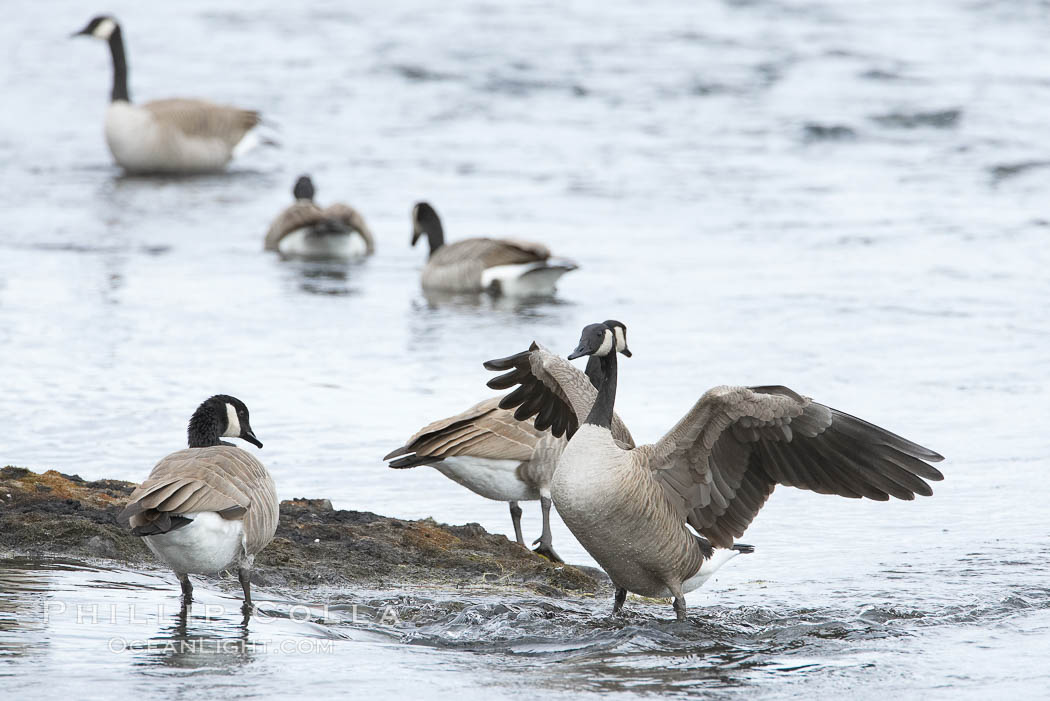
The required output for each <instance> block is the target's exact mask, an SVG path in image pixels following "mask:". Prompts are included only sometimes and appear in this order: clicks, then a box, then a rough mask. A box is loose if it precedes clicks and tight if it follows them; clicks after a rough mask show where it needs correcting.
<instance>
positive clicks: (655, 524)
mask: <svg viewBox="0 0 1050 701" xmlns="http://www.w3.org/2000/svg"><path fill="white" fill-rule="evenodd" d="M582 346H583V341H582V340H581V347H582ZM605 353H606V356H605V357H603V359H602V367H603V372H604V373H605V375H606V378H605V379H603V384H602V387H601V389H600V390H598V391H596V390H594V389H593V388H592V387H591V386H590V384H589V383H588V382H587V381H586V378H585V377H584V375H583V373H581V372H580V371H579V370H577V369H576V368H575V367H574V366H573V365H571V364H570V363H569V362H568V361H566V360H564V359H562V358H560V357H559V356H557V355H555V354H553V353H550V352H549V351H547V350H545V349H543V348H542V347H540V346H538V345H536V344H533V345H532V347H531V348H530V350H529V351H526V352H524V353H519V354H517V355H514V356H510V357H508V358H504V359H501V360H495V361H489V362H488V363H486V367H488V368H489V369H491V370H509V372H507V373H506V374H504V375H501V376H500V377H497V378H494V379H493V380H491V381H490V382H489V386H490V387H493V388H496V389H508V388H510V387H513V386H515V385H517V386H518V388H517V389H516V390H515V391H514V392H512V393H511V394H509V395H507V396H506V397H505V398H504V400H503V401H502V402H501V404H500V406H502V407H504V408H512V407H518V409H517V410H516V412H515V417H516V418H518V419H519V420H527V419H530V418H531V417H533V416H535V417H536V418H535V422H536V424H537V427H543V426H548V425H549V426H550V427H551V430H552V432H553V433H554V434H555V435H562V434H563V433H564V434H565V435H567V436H568V437H569V443H568V445H567V446H566V448H565V450H564V452H563V453H562V457H561V460H560V462H559V465H558V468H557V470H556V471H555V475H554V479H553V481H552V483H551V495H552V497H553V500H554V504H555V506H556V507H557V509H558V513H559V514H560V515H561V517H562V519H563V520H564V521H565V523H566V525H568V526H569V529H570V530H571V531H572V532H573V535H575V536H576V537H577V539H579V541H580V543H581V544H582V545H583V546H584V547H585V548H586V549H587V551H588V552H589V553H590V554H591V555H592V556H593V557H594V558H595V560H597V561H598V563H599V564H601V565H602V567H603V568H605V570H606V571H607V572H608V573H609V576H610V577H611V578H612V580H613V582H614V583H615V584H616V585H617V586H618V587H620V588H622V589H625V590H630V591H634V592H637V593H639V594H643V595H646V596H661V595H668V594H669V595H671V596H674V597H675V609H676V612H677V613H678V616H679V618H683V617H684V615H685V601H684V592H686V591H688V590H689V589H690V588H692V587H693V586H699V584H702V582H703V581H704V580H706V576H703V575H704V572H703V567H704V563H705V560H707V559H708V554H707V553H706V552H705V549H706V548H707V545H706V543H707V541H709V542H710V543H711V544H712V545H714V546H715V547H719V548H732V547H734V546H733V538H734V537H737V536H740V535H743V533H744V531H745V529H746V528H747V526H748V525H749V524H750V523H751V521H752V519H753V518H754V517H755V515H756V514H757V513H758V511H759V509H761V507H762V505H763V504H764V503H765V501H766V499H767V498H768V497H769V495H770V494H771V493H772V491H773V489H774V487H775V486H776V485H777V484H784V485H788V486H794V487H798V488H801V489H808V490H811V491H816V492H819V493H822V494H837V495H840V496H846V497H852V498H860V497H867V498H870V499H877V500H886V499H889V498H890V497H891V496H893V497H896V498H899V499H913V498H914V496H915V494H921V495H930V494H932V490H931V489H930V487H929V485H928V484H927V483H926V482H925V481H924V479H926V480H940V479H942V478H943V476H942V475H941V473H940V472H939V471H938V470H936V469H935V468H934V467H932V466H931V465H929V464H927V461H929V462H936V461H939V460H941V459H942V457H941V456H940V455H938V454H937V453H935V452H933V451H931V450H929V449H927V448H923V447H922V446H920V445H917V444H915V443H912V442H911V441H908V440H906V439H904V438H901V437H900V436H897V435H895V434H893V433H890V432H889V431H886V430H885V429H882V428H879V427H878V426H874V425H872V424H870V423H867V422H865V421H863V420H861V419H857V418H856V417H852V416H850V415H848V414H845V413H843V412H840V411H837V410H835V409H831V408H830V407H826V406H824V405H822V404H819V403H816V402H813V401H812V400H811V399H809V398H808V397H803V396H801V395H799V394H797V393H795V392H793V391H791V390H790V389H788V388H786V387H779V386H774V387H753V388H748V387H716V388H713V389H711V390H709V391H708V392H706V393H704V395H703V396H702V397H701V398H700V399H699V400H698V401H697V403H696V404H695V405H694V406H693V408H692V409H691V410H690V411H689V413H687V414H686V415H685V417H683V418H682V420H681V421H679V422H678V424H676V425H675V426H674V428H672V429H671V430H670V431H669V432H668V433H667V434H666V435H665V436H664V437H663V438H662V439H660V440H659V441H658V442H656V443H653V444H650V445H645V446H640V447H637V448H635V447H633V441H630V434H628V433H627V432H626V428H625V427H624V426H623V424H622V422H621V421H620V420H619V417H617V416H616V415H615V414H613V413H612V402H613V400H614V398H615V382H616V357H615V356H616V354H615V353H609V351H608V349H607V348H605ZM610 376H611V378H612V379H611V382H609V383H608V385H606V381H607V380H608V377H610ZM603 392H604V393H606V394H605V395H602V393H603ZM603 397H604V400H605V402H606V407H607V409H608V412H609V416H608V417H607V419H608V422H607V423H603V422H602V421H599V422H598V423H588V422H587V421H588V420H590V418H591V416H593V414H592V409H594V410H595V411H597V407H598V406H599V405H602V403H603ZM599 413H600V412H599ZM687 523H688V524H689V525H690V526H692V527H693V528H694V529H696V531H697V532H699V533H700V534H701V535H702V536H704V537H706V539H707V540H702V539H700V538H698V537H697V536H696V535H695V534H694V533H692V532H691V531H690V530H689V529H688V528H687V527H686V524H687ZM621 603H622V598H620V597H619V596H618V599H617V606H619V605H620V604H621Z"/></svg>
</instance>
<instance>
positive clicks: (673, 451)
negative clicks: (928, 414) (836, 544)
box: [638, 386, 944, 548]
mask: <svg viewBox="0 0 1050 701" xmlns="http://www.w3.org/2000/svg"><path fill="white" fill-rule="evenodd" d="M638 451H639V459H640V460H642V461H644V462H647V463H648V464H649V466H650V467H651V468H652V469H653V470H654V471H655V472H654V477H655V478H656V479H657V481H658V482H660V483H661V485H662V486H663V487H664V491H665V493H666V495H667V498H668V500H669V501H670V502H671V504H672V505H673V506H674V507H675V508H676V509H677V510H678V512H679V514H680V515H681V516H682V517H683V518H684V519H686V520H687V521H688V522H689V524H690V525H691V526H693V527H694V528H695V529H697V530H698V531H699V532H700V533H702V534H703V535H705V536H707V537H708V538H709V539H710V540H711V542H712V543H714V545H715V546H717V547H722V548H728V547H731V546H732V545H733V538H734V537H738V536H741V535H743V533H744V530H745V529H746V528H747V526H748V525H749V524H750V523H751V521H752V519H754V517H755V514H756V513H758V510H759V509H760V508H762V505H763V504H764V503H765V501H766V499H767V498H768V497H769V495H770V494H771V493H772V492H773V489H774V488H775V487H776V485H778V484H784V485H787V486H790V487H798V488H799V489H808V490H810V491H814V492H818V493H821V494H837V495H839V496H844V497H851V498H855V499H858V498H861V497H867V498H869V499H877V500H880V501H886V500H887V499H889V498H890V497H891V496H893V497H896V498H898V499H914V498H915V495H916V494H921V495H923V496H930V495H931V494H932V493H933V492H932V490H931V489H930V485H928V484H927V483H926V482H925V481H923V480H924V479H925V480H941V479H943V477H944V476H943V475H942V474H941V473H940V471H939V470H937V469H936V468H934V467H933V466H931V465H929V464H928V462H937V461H940V460H942V459H943V458H942V457H941V456H940V455H938V454H937V453H935V452H933V451H932V450H929V449H928V448H924V447H922V446H921V445H918V444H916V443H912V442H911V441H909V440H906V439H904V438H901V437H900V436H898V435H896V434H894V433H890V432H889V431H887V430H885V429H883V428H879V427H878V426H875V425H873V424H870V423H868V422H867V421H863V420H862V419H858V418H856V417H854V416H850V415H849V414H846V413H843V412H841V411H838V410H836V409H832V408H831V407H827V406H824V405H823V404H818V403H817V402H814V401H813V400H811V399H809V398H808V397H803V396H801V395H799V394H796V393H795V392H793V391H791V390H790V389H788V388H787V387H780V386H774V387H750V388H748V387H715V388H713V389H711V390H708V391H707V392H706V393H704V395H703V396H702V397H701V398H700V400H699V401H698V402H697V403H696V404H695V405H694V406H693V408H692V409H691V410H690V411H689V413H688V414H686V415H685V417H683V418H682V420H681V421H679V422H678V424H677V425H676V426H675V427H674V428H672V429H671V430H670V431H669V432H668V433H667V434H666V435H665V436H664V437H663V438H661V439H660V441H658V442H657V443H654V444H652V445H647V446H643V447H641V448H639V449H638Z"/></svg>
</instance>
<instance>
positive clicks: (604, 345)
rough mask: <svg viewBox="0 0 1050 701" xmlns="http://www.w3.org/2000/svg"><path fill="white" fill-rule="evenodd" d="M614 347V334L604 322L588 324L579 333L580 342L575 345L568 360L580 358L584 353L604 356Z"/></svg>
mask: <svg viewBox="0 0 1050 701" xmlns="http://www.w3.org/2000/svg"><path fill="white" fill-rule="evenodd" d="M615 347H616V336H615V334H614V332H613V330H612V329H610V328H609V327H608V326H606V325H605V324H588V325H587V326H584V327H583V333H581V334H580V343H579V345H577V346H576V350H574V351H573V352H572V353H571V354H569V360H575V359H576V358H582V357H583V356H585V355H593V356H597V357H599V358H604V357H605V356H607V355H609V353H610V352H612V350H613V349H614V348H615Z"/></svg>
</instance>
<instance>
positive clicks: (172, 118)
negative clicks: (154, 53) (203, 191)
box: [73, 15, 259, 174]
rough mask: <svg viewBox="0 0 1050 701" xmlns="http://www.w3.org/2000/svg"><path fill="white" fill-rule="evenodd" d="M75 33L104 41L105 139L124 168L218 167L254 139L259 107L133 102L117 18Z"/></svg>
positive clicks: (146, 170)
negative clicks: (109, 81)
mask: <svg viewBox="0 0 1050 701" xmlns="http://www.w3.org/2000/svg"><path fill="white" fill-rule="evenodd" d="M73 36H74V37H78V36H88V37H94V38H95V39H100V40H102V41H104V42H106V43H107V44H109V51H110V54H111V55H112V58H113V90H112V92H111V93H110V103H109V109H108V110H107V111H106V144H107V145H108V146H109V150H110V153H112V154H113V158H114V160H116V162H117V164H118V165H120V166H121V167H122V168H124V170H125V171H127V172H128V173H138V174H143V173H179V174H188V173H206V172H213V171H218V170H222V169H223V168H224V167H225V166H226V164H227V163H229V162H230V160H231V159H232V158H234V157H235V156H238V155H240V154H241V153H243V152H244V151H247V150H248V149H250V148H251V147H252V146H254V145H255V144H256V143H257V141H258V140H257V138H255V134H254V133H253V130H254V129H255V127H256V125H258V124H259V113H258V112H256V111H254V110H245V109H240V108H238V107H230V106H227V105H217V104H215V103H212V102H207V101H205V100H193V99H186V98H176V99H169V100H154V101H152V102H145V103H142V104H133V103H132V102H131V95H130V93H129V92H128V63H127V58H126V56H125V53H124V38H123V33H122V31H121V27H120V24H119V23H118V22H117V20H116V18H114V17H111V16H109V15H100V16H98V17H95V18H93V19H92V20H91V21H90V22H88V23H87V26H85V27H84V28H83V29H81V30H80V31H79V32H76V33H75V34H73Z"/></svg>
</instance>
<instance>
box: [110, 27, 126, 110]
mask: <svg viewBox="0 0 1050 701" xmlns="http://www.w3.org/2000/svg"><path fill="white" fill-rule="evenodd" d="M109 52H110V53H111V54H113V93H112V95H111V96H110V99H111V100H112V101H113V102H117V101H118V100H124V101H125V102H131V96H130V95H128V61H127V59H126V58H125V57H124V38H123V36H122V35H121V33H120V27H119V26H117V27H115V28H114V29H113V33H112V34H110V35H109Z"/></svg>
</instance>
